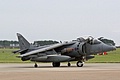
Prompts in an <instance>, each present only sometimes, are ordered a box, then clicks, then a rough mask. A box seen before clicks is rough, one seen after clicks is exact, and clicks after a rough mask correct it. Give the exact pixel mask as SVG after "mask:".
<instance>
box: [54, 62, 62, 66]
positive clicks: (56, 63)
mask: <svg viewBox="0 0 120 80" xmlns="http://www.w3.org/2000/svg"><path fill="white" fill-rule="evenodd" d="M52 65H53V67H60V62H53V63H52Z"/></svg>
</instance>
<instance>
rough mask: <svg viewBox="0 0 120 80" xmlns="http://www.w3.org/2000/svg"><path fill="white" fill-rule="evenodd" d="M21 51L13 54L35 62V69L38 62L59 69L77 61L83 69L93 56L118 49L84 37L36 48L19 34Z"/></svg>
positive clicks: (78, 65) (23, 59)
mask: <svg viewBox="0 0 120 80" xmlns="http://www.w3.org/2000/svg"><path fill="white" fill-rule="evenodd" d="M17 37H18V40H19V46H20V50H17V51H13V53H20V55H18V56H17V57H18V58H21V60H22V61H27V60H30V61H33V62H35V65H34V67H38V65H37V63H36V62H52V65H53V67H59V66H60V62H68V66H71V64H70V62H71V61H77V63H76V65H77V67H82V66H83V64H84V61H86V60H88V59H92V58H94V56H93V54H97V53H102V52H107V51H112V50H115V49H116V47H114V46H112V45H107V44H105V43H103V42H101V41H99V40H97V39H94V38H93V37H91V36H90V37H88V38H87V39H84V38H82V37H80V38H77V40H72V41H70V42H63V43H57V44H52V45H45V46H39V47H36V46H34V45H31V44H30V43H29V42H28V41H27V40H26V39H25V38H24V37H23V36H22V35H21V34H19V33H17Z"/></svg>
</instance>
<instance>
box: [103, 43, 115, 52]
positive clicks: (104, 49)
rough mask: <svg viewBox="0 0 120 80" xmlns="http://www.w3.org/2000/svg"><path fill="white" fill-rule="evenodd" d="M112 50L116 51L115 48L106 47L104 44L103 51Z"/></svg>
mask: <svg viewBox="0 0 120 80" xmlns="http://www.w3.org/2000/svg"><path fill="white" fill-rule="evenodd" d="M113 50H116V47H115V46H111V45H107V44H105V45H104V46H103V51H113Z"/></svg>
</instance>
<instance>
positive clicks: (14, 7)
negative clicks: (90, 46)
mask: <svg viewBox="0 0 120 80" xmlns="http://www.w3.org/2000/svg"><path fill="white" fill-rule="evenodd" d="M16 33H21V34H22V35H23V36H25V38H27V40H28V41H30V42H33V41H36V40H57V41H66V40H68V41H69V40H72V39H76V38H78V37H82V36H93V37H94V38H98V37H101V36H102V37H105V38H108V39H112V40H114V41H115V43H116V44H117V45H120V0H0V40H17V37H16Z"/></svg>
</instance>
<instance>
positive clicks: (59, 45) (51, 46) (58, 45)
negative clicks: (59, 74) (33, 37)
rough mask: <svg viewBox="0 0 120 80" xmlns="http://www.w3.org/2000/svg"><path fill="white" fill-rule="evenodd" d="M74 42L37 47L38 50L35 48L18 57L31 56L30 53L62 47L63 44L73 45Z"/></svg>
mask: <svg viewBox="0 0 120 80" xmlns="http://www.w3.org/2000/svg"><path fill="white" fill-rule="evenodd" d="M74 43H75V42H69V43H66V42H65V43H58V44H54V45H50V46H49V47H45V48H41V49H37V50H33V51H30V52H27V53H25V54H22V55H19V56H18V57H24V56H29V55H32V54H36V53H41V52H44V51H48V50H52V49H54V48H58V47H61V46H66V45H72V44H74Z"/></svg>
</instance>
